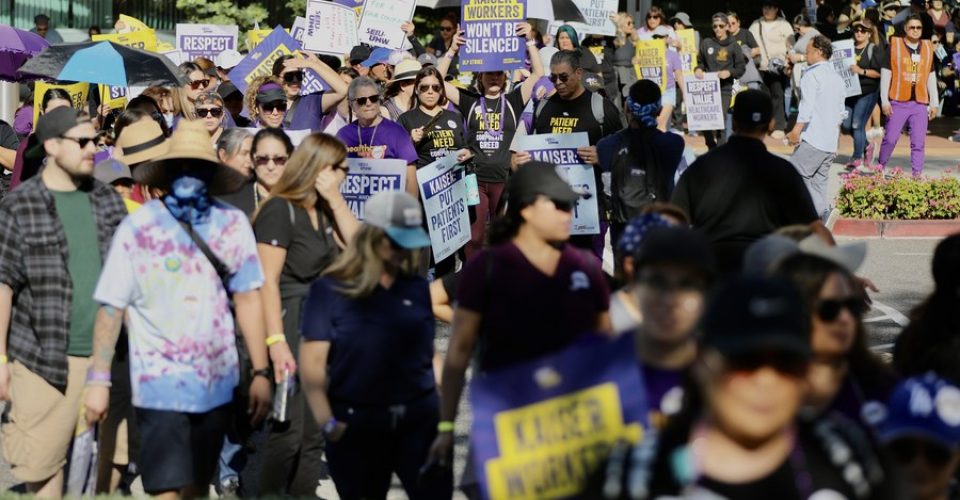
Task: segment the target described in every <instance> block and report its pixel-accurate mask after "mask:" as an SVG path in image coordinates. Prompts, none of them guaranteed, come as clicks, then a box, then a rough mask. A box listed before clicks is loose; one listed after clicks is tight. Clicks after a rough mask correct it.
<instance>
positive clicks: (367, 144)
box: [337, 118, 417, 165]
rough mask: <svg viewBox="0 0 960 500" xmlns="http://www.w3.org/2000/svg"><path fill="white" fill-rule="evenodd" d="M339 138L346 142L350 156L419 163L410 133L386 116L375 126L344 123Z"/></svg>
mask: <svg viewBox="0 0 960 500" xmlns="http://www.w3.org/2000/svg"><path fill="white" fill-rule="evenodd" d="M337 139H340V140H341V141H343V143H344V144H346V146H347V156H349V157H350V158H372V159H376V160H393V159H396V160H405V161H406V162H407V164H408V165H412V164H415V163H417V150H416V149H414V147H413V140H411V139H410V133H409V132H407V131H406V129H404V128H403V127H402V126H400V124H399V123H397V122H394V121H390V120H388V119H386V118H384V119H382V120H381V121H380V123H379V124H377V125H376V126H373V127H361V126H360V125H359V124H358V123H357V122H356V121H354V122H353V123H349V124H347V125H344V126H343V128H341V129H340V131H339V132H337Z"/></svg>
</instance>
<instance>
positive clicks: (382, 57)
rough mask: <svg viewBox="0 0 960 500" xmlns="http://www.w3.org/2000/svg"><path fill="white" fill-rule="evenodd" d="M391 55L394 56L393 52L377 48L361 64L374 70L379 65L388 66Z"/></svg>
mask: <svg viewBox="0 0 960 500" xmlns="http://www.w3.org/2000/svg"><path fill="white" fill-rule="evenodd" d="M391 54H393V51H392V50H390V49H386V48H383V47H377V48H375V49H373V51H372V52H370V56H369V57H367V59H366V60H365V61H363V62H362V63H360V64H361V65H363V66H364V67H366V68H372V67H374V66H376V65H378V64H386V63H387V61H388V60H389V59H390V55H391Z"/></svg>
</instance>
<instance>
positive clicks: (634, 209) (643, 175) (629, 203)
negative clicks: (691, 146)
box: [610, 127, 664, 223]
mask: <svg viewBox="0 0 960 500" xmlns="http://www.w3.org/2000/svg"><path fill="white" fill-rule="evenodd" d="M631 132H634V133H636V134H638V135H639V139H640V140H637V138H636V137H631V135H630V133H631ZM655 134H656V130H654V129H650V128H646V127H644V128H639V129H636V128H633V129H631V128H628V129H625V130H621V131H620V132H617V135H618V136H619V139H620V147H619V149H618V150H617V153H616V155H615V156H614V158H613V163H612V164H611V166H610V192H611V197H610V208H611V211H612V215H613V221H614V222H619V223H626V222H627V221H629V220H630V219H632V218H634V217H637V216H639V215H640V212H641V211H642V210H643V208H644V207H646V206H647V205H649V204H650V203H653V202H654V201H656V200H657V199H658V198H662V197H664V192H663V189H662V187H661V186H662V184H663V182H662V179H660V172H661V171H662V170H661V165H660V155H659V154H657V147H656V145H655V144H654V142H653V139H654V137H655Z"/></svg>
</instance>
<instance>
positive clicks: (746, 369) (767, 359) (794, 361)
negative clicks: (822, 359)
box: [725, 351, 810, 378]
mask: <svg viewBox="0 0 960 500" xmlns="http://www.w3.org/2000/svg"><path fill="white" fill-rule="evenodd" d="M725 361H726V368H727V371H730V372H740V373H753V372H756V371H757V370H759V369H761V368H763V367H765V366H769V367H770V368H773V369H774V370H776V371H777V372H778V373H780V374H781V375H786V376H789V377H794V378H800V377H803V376H805V375H806V374H807V367H808V366H809V365H810V362H809V360H808V359H807V358H805V357H803V356H801V355H799V354H793V353H788V352H776V351H771V352H757V353H749V354H740V355H737V356H729V357H727V358H726V360H725Z"/></svg>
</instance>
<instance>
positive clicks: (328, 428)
mask: <svg viewBox="0 0 960 500" xmlns="http://www.w3.org/2000/svg"><path fill="white" fill-rule="evenodd" d="M336 428H337V417H334V416H331V417H330V420H327V423H325V424H323V429H321V430H322V431H323V435H324V436H329V435H330V434H332V433H333V431H334V430H336Z"/></svg>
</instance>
